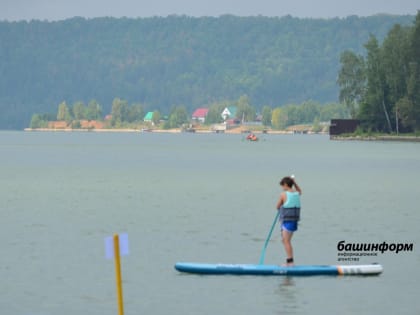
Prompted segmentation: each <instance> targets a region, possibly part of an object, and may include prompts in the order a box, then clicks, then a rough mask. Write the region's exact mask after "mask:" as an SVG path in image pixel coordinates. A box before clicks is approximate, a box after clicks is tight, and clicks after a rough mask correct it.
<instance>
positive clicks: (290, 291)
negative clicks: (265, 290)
mask: <svg viewBox="0 0 420 315" xmlns="http://www.w3.org/2000/svg"><path fill="white" fill-rule="evenodd" d="M297 291H298V290H297V288H296V283H295V280H294V279H293V277H281V280H280V284H279V286H278V287H277V289H276V290H275V295H277V296H279V297H280V299H279V301H280V303H279V305H278V311H277V313H278V314H282V315H287V314H290V315H291V314H297V313H298V312H299V302H300V301H299V300H298V292H297Z"/></svg>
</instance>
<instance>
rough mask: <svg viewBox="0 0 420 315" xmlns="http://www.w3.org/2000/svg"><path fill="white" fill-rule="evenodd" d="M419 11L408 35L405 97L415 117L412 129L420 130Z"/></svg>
mask: <svg viewBox="0 0 420 315" xmlns="http://www.w3.org/2000/svg"><path fill="white" fill-rule="evenodd" d="M419 56H420V10H419V11H417V16H416V21H415V23H414V26H413V29H412V32H411V35H410V53H409V78H408V83H407V97H408V98H409V100H410V101H411V104H412V109H411V111H412V114H413V115H414V117H415V121H416V122H415V124H414V126H413V129H416V130H420V57H419Z"/></svg>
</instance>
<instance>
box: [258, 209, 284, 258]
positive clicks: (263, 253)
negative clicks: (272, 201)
mask: <svg viewBox="0 0 420 315" xmlns="http://www.w3.org/2000/svg"><path fill="white" fill-rule="evenodd" d="M279 215H280V211H277V214H276V217H275V218H274V222H273V225H272V226H271V230H270V232H269V233H268V236H267V239H266V240H265V244H264V247H263V250H262V252H261V257H260V265H264V258H265V250H266V249H267V246H268V242H269V241H270V238H271V234H273V230H274V227H275V226H276V223H277V221H278V220H279Z"/></svg>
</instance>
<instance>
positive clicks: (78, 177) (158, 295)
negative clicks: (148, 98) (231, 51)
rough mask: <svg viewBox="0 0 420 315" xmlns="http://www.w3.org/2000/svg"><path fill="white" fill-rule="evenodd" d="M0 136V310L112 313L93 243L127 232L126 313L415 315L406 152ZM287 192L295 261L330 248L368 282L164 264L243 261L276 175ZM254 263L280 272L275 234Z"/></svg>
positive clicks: (35, 314)
mask: <svg viewBox="0 0 420 315" xmlns="http://www.w3.org/2000/svg"><path fill="white" fill-rule="evenodd" d="M262 140H263V141H260V142H258V143H248V142H245V141H243V136H239V135H238V136H232V135H216V134H210V135H192V134H182V135H157V134H96V133H23V132H1V133H0V174H1V175H0V185H1V186H0V187H1V189H0V199H1V206H0V207H1V227H2V228H1V229H0V237H1V243H2V245H1V249H2V253H1V255H0V279H1V283H2V285H1V286H0V313H1V314H5V315H6V314H7V315H53V314H54V315H58V314H59V315H70V314H92V315H96V314H97V315H106V314H116V313H117V311H116V302H115V282H114V281H115V280H114V265H113V262H112V261H109V260H106V259H105V258H104V246H103V241H104V237H106V236H108V235H111V234H112V233H114V232H128V234H129V238H130V250H131V253H130V255H129V256H128V257H124V258H123V260H122V267H123V278H124V297H125V314H126V315H130V314H162V315H167V314H180V315H185V314H232V315H236V314H238V315H248V314H314V315H316V314H334V313H337V312H339V313H340V314H355V313H356V312H357V314H390V315H391V314H392V315H394V314H419V313H420V301H419V299H418V296H419V292H420V284H419V280H420V270H419V265H420V253H419V250H418V247H417V246H418V245H419V244H420V233H419V224H420V211H419V210H420V207H419V204H418V202H419V195H420V177H419V175H420V145H419V144H413V143H385V142H330V141H329V140H328V138H327V137H324V136H265V137H263V139H262ZM291 173H294V174H295V175H296V177H297V179H298V180H299V183H300V184H301V186H302V188H303V190H304V195H303V203H304V205H303V209H302V215H303V219H302V222H301V225H300V227H299V231H298V233H296V235H295V238H294V246H295V259H296V261H297V263H300V264H337V249H336V246H337V243H338V242H339V241H340V240H346V241H348V242H356V241H358V242H370V243H371V242H383V241H387V242H404V243H405V242H407V243H414V251H413V252H405V253H399V254H395V253H385V254H383V255H381V254H379V256H378V257H373V258H362V259H361V261H360V262H359V263H362V264H363V263H370V262H375V261H376V262H379V263H381V264H383V266H384V268H385V272H384V273H383V274H382V275H381V276H380V277H367V278H365V277H342V278H340V277H304V278H283V277H267V278H263V277H234V276H220V277H209V276H207V277H206V276H194V275H181V274H179V273H177V272H176V271H175V270H174V269H173V265H174V263H175V262H176V261H198V262H215V263H216V262H225V263H257V262H258V259H259V255H260V250H261V247H262V245H263V242H264V240H265V237H266V234H267V232H268V230H269V228H270V226H271V223H272V220H273V218H274V215H275V212H274V205H275V203H276V201H277V198H278V195H279V193H280V189H279V187H278V181H279V179H280V178H281V177H282V176H283V175H288V174H291ZM275 234H276V235H275V237H274V239H273V241H272V242H271V243H270V245H269V248H268V252H267V256H266V262H267V263H278V264H280V263H283V261H284V260H285V257H284V254H283V249H282V247H281V243H280V238H279V231H277V233H275Z"/></svg>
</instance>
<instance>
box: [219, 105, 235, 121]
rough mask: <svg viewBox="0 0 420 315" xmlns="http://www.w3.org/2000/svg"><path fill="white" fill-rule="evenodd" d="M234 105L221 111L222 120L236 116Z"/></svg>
mask: <svg viewBox="0 0 420 315" xmlns="http://www.w3.org/2000/svg"><path fill="white" fill-rule="evenodd" d="M236 110H237V107H236V106H228V107H226V108H225V109H224V110H223V112H222V117H223V120H227V119H233V118H235V117H236Z"/></svg>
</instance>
